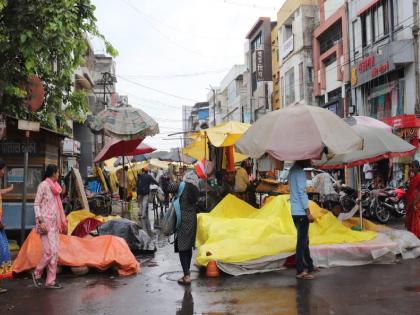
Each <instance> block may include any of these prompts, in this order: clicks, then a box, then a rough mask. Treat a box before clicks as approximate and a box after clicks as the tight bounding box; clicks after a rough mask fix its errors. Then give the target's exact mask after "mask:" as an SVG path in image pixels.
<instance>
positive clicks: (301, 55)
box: [277, 0, 318, 107]
mask: <svg viewBox="0 0 420 315" xmlns="http://www.w3.org/2000/svg"><path fill="white" fill-rule="evenodd" d="M317 24H318V6H317V1H316V0H287V1H286V2H285V3H284V4H283V6H282V7H281V8H280V10H279V12H278V14H277V27H278V29H279V32H278V42H279V67H280V71H279V72H280V86H281V92H280V93H281V97H282V99H281V106H282V107H285V106H288V105H290V104H293V103H295V102H303V103H305V104H309V105H311V104H313V103H314V102H313V64H312V32H313V30H314V28H315V26H316V25H317Z"/></svg>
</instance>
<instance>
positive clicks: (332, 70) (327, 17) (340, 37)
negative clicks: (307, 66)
mask: <svg viewBox="0 0 420 315" xmlns="http://www.w3.org/2000/svg"><path fill="white" fill-rule="evenodd" d="M347 16H348V12H347V3H346V1H345V0H319V20H320V23H319V26H318V27H317V28H316V29H315V31H314V34H313V62H314V96H315V98H316V104H317V105H319V106H321V107H324V108H327V109H329V110H331V111H333V112H334V113H336V114H337V115H339V116H340V117H345V116H347V114H348V105H349V103H350V100H351V93H350V64H349V49H350V47H349V34H348V19H347Z"/></svg>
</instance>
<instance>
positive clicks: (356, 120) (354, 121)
mask: <svg viewBox="0 0 420 315" xmlns="http://www.w3.org/2000/svg"><path fill="white" fill-rule="evenodd" d="M344 121H345V122H346V123H347V124H349V125H350V126H355V125H364V126H368V127H374V128H379V129H384V130H386V131H388V132H392V127H391V126H390V125H388V124H386V123H384V122H383V121H380V120H377V119H375V118H372V117H368V116H350V117H347V118H344Z"/></svg>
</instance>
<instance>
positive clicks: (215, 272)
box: [206, 260, 220, 278]
mask: <svg viewBox="0 0 420 315" xmlns="http://www.w3.org/2000/svg"><path fill="white" fill-rule="evenodd" d="M206 276H207V277H208V278H217V277H219V276H220V271H219V268H218V267H217V264H216V262H215V261H214V260H210V261H209V262H208V264H207V270H206Z"/></svg>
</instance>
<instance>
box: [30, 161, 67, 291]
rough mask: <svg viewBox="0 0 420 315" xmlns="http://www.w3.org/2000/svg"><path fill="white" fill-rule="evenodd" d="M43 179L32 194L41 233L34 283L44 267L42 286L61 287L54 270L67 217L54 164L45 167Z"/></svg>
mask: <svg viewBox="0 0 420 315" xmlns="http://www.w3.org/2000/svg"><path fill="white" fill-rule="evenodd" d="M44 178H45V179H44V180H43V181H42V183H41V184H39V186H38V191H37V193H36V198H35V205H34V207H35V220H36V231H37V232H38V234H39V235H40V237H41V242H42V247H43V255H42V259H41V261H40V262H39V264H38V266H37V267H36V269H35V271H34V272H33V273H32V278H33V281H34V284H35V286H36V287H42V281H41V278H42V275H43V273H44V270H45V269H47V279H46V282H45V288H47V289H60V288H61V285H60V284H58V283H57V282H56V280H55V278H56V273H57V261H58V249H59V235H60V233H66V232H67V220H66V216H65V214H64V209H63V205H62V203H61V197H60V193H61V187H60V184H58V182H57V181H58V179H59V172H58V167H57V165H53V164H50V165H48V166H47V169H46V170H45V177H44Z"/></svg>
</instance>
